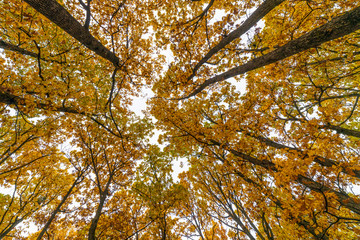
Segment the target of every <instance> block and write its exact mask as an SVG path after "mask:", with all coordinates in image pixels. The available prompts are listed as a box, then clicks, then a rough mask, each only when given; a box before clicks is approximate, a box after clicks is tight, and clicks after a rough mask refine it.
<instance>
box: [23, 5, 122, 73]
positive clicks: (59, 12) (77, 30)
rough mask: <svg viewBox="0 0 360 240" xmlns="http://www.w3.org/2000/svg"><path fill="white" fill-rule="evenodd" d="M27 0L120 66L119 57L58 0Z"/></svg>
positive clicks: (95, 50) (102, 55)
mask: <svg viewBox="0 0 360 240" xmlns="http://www.w3.org/2000/svg"><path fill="white" fill-rule="evenodd" d="M25 2H26V3H28V4H29V5H30V6H31V7H33V8H34V9H35V10H36V11H38V12H39V13H41V14H42V15H44V16H45V17H46V18H48V19H49V20H50V21H52V22H53V23H55V24H56V25H58V26H59V27H60V28H61V29H63V30H64V31H65V32H67V33H68V34H70V36H72V37H73V38H75V39H76V40H78V41H79V42H80V43H82V44H83V45H85V46H86V47H87V48H88V49H90V50H91V51H93V52H95V53H96V54H97V55H99V56H101V57H103V58H105V59H107V60H109V61H110V62H111V63H112V64H114V65H115V66H119V63H120V60H119V58H118V57H116V56H115V54H114V53H113V52H111V51H110V50H109V49H107V48H106V47H105V46H104V45H102V44H101V43H100V42H99V41H98V40H97V39H95V38H94V36H92V35H91V34H90V32H89V31H88V30H87V29H86V28H85V27H84V26H82V25H81V24H80V23H79V22H78V21H77V20H76V19H75V18H74V17H73V16H71V15H70V13H69V12H68V11H67V10H66V9H65V8H64V7H63V6H61V5H60V4H59V3H58V2H57V1H56V0H46V1H44V0H25Z"/></svg>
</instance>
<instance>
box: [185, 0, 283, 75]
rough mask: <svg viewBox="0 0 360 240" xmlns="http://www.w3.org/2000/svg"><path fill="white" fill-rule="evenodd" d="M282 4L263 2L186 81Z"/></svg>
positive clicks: (204, 59) (203, 60)
mask: <svg viewBox="0 0 360 240" xmlns="http://www.w3.org/2000/svg"><path fill="white" fill-rule="evenodd" d="M282 2H284V0H266V1H265V2H263V3H262V4H261V5H260V6H259V7H258V8H257V9H256V10H255V12H253V13H252V14H251V15H250V17H249V18H248V19H246V21H245V22H244V23H243V24H242V25H241V26H240V27H238V28H237V29H235V30H234V31H232V32H231V33H229V34H228V36H227V37H226V38H224V39H222V40H221V41H220V42H219V43H218V44H217V45H216V46H215V47H213V48H212V49H210V51H209V52H208V53H207V54H206V55H205V56H204V57H203V58H202V59H201V60H200V61H199V62H198V63H197V64H196V66H195V67H194V70H193V73H192V75H191V76H190V77H189V78H188V79H191V78H193V77H194V76H195V74H196V72H197V70H199V68H200V67H201V66H202V65H203V64H204V63H206V62H207V60H209V59H210V58H211V57H212V56H214V55H215V54H216V53H217V52H219V51H220V50H221V49H223V48H224V47H225V46H226V45H228V44H229V43H230V42H232V41H233V40H235V39H237V38H239V37H241V36H242V35H243V34H244V33H246V32H247V31H248V30H249V29H250V28H252V27H253V26H254V25H255V24H256V23H257V22H258V21H260V20H261V19H262V18H263V17H264V16H265V15H266V14H268V13H269V12H270V11H271V10H273V9H274V8H275V7H277V6H278V5H280V4H281V3H282Z"/></svg>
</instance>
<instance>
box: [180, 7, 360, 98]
mask: <svg viewBox="0 0 360 240" xmlns="http://www.w3.org/2000/svg"><path fill="white" fill-rule="evenodd" d="M358 29H360V7H357V8H355V9H353V10H351V11H348V12H346V13H344V14H343V15H341V16H338V17H335V18H334V19H332V20H331V21H329V22H328V23H326V24H324V25H322V26H320V27H318V28H316V29H314V30H312V31H310V32H308V33H306V34H304V35H302V36H301V37H299V38H297V39H295V40H292V41H290V42H288V43H287V44H285V45H283V46H281V47H279V48H277V49H276V50H274V51H272V52H270V53H268V54H265V55H263V56H261V57H257V58H254V59H252V60H250V61H249V62H247V63H245V64H243V65H240V66H238V67H235V68H232V69H230V70H228V71H226V72H224V73H222V74H219V75H216V76H214V77H212V78H210V79H208V80H206V81H205V82H204V83H202V84H201V85H199V86H198V87H197V88H196V89H195V90H194V91H193V92H192V93H190V94H189V95H187V96H185V97H183V98H181V99H186V98H189V97H193V96H195V95H196V94H198V93H199V92H201V91H202V90H204V89H205V88H206V87H208V86H210V85H212V84H214V83H217V82H221V81H224V80H226V79H229V78H232V77H235V76H238V75H240V74H244V73H246V72H249V71H252V70H255V69H257V68H260V67H263V66H266V65H269V64H271V63H275V62H277V61H280V60H283V59H285V58H288V57H290V56H293V55H295V54H297V53H300V52H302V51H305V50H307V49H310V48H314V47H317V46H319V45H320V44H322V43H325V42H328V41H330V40H334V39H336V38H340V37H343V36H345V35H347V34H350V33H352V32H354V31H356V30H358Z"/></svg>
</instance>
